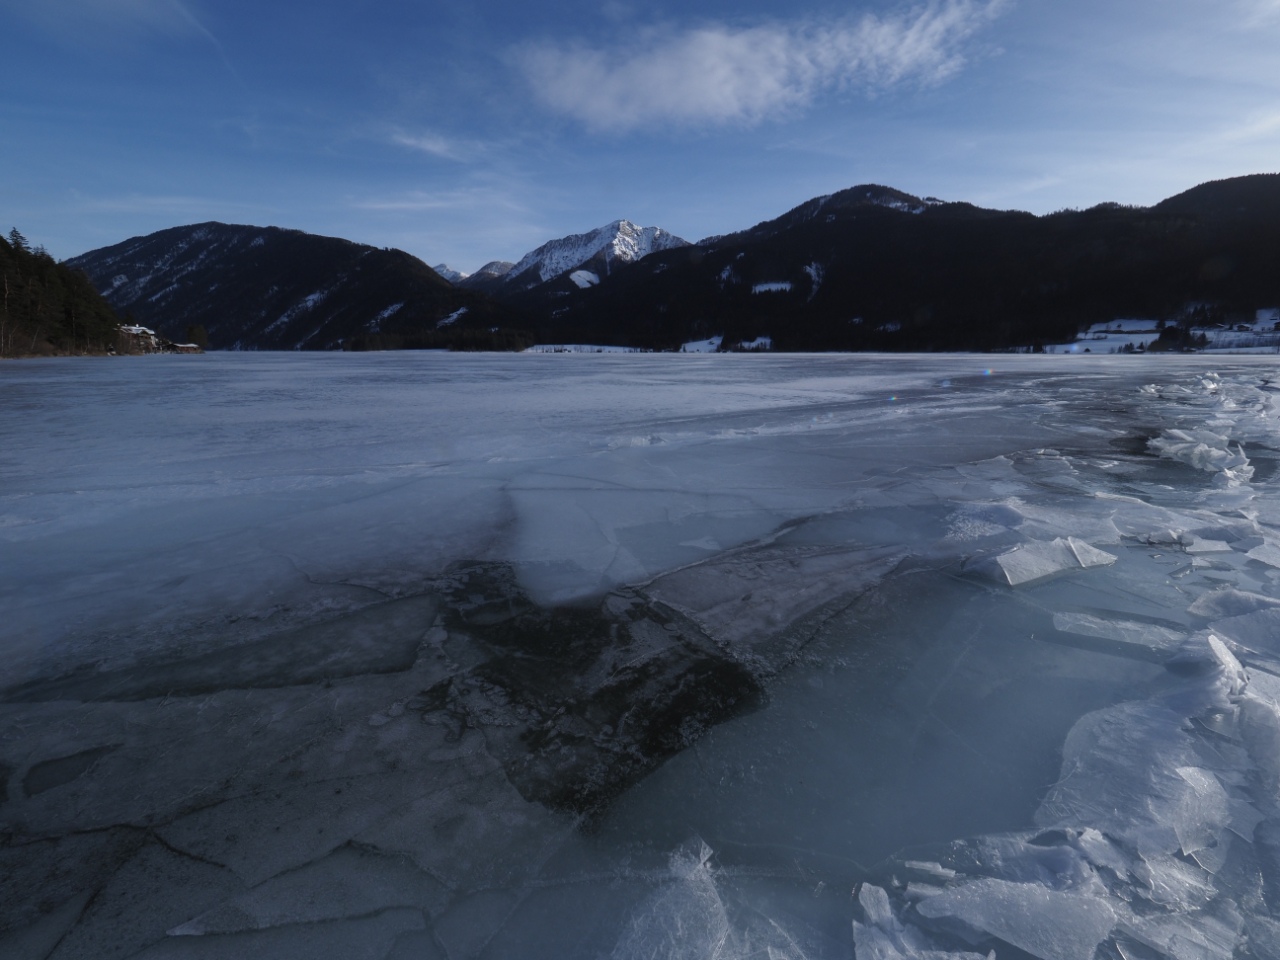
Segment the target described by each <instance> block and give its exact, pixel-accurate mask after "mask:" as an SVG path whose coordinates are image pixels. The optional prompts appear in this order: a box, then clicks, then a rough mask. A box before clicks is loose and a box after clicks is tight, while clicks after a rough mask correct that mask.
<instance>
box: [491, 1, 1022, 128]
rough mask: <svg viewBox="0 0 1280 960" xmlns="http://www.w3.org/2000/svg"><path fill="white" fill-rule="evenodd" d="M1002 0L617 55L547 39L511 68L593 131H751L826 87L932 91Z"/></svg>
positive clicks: (719, 36)
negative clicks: (670, 127)
mask: <svg viewBox="0 0 1280 960" xmlns="http://www.w3.org/2000/svg"><path fill="white" fill-rule="evenodd" d="M1005 5H1006V0H934V2H931V3H929V4H927V5H926V6H923V7H915V8H912V9H911V10H908V11H905V12H901V13H897V14H893V15H889V16H878V15H876V14H872V13H868V14H864V15H863V16H860V17H855V18H845V19H840V20H835V21H817V20H810V21H805V22H801V23H790V24H788V23H780V22H768V23H762V24H758V25H756V26H748V27H737V26H729V25H726V24H716V23H713V24H709V25H705V26H700V27H696V28H691V29H684V30H674V29H662V30H655V31H650V32H649V33H648V34H647V35H645V36H643V37H641V38H640V40H639V42H638V43H637V42H636V41H635V39H634V38H632V39H631V40H630V41H629V42H628V43H625V44H623V43H620V44H618V45H617V46H616V47H612V48H608V49H606V48H593V47H590V46H587V45H586V44H582V43H570V44H562V43H556V42H547V43H541V44H534V45H530V46H526V47H524V48H522V49H520V50H518V51H517V52H516V54H515V60H516V63H517V65H518V66H519V68H520V69H521V70H522V72H523V73H524V75H525V77H526V78H527V79H528V81H529V83H530V84H531V86H532V88H533V91H534V93H535V94H536V95H537V96H538V98H539V99H541V100H542V101H543V102H544V103H545V104H546V105H547V106H549V107H550V108H552V109H553V110H556V111H558V112H561V113H564V114H567V115H568V116H571V117H573V118H575V119H577V120H580V121H582V122H583V123H585V124H587V125H588V126H590V127H593V128H596V129H600V130H614V131H622V130H630V129H634V128H637V127H651V126H656V125H659V124H664V123H677V124H705V123H711V124H717V123H746V124H753V123H757V122H759V121H761V120H764V119H767V118H769V117H773V116H777V115H778V114H781V113H786V112H787V111H790V110H796V109H799V108H803V107H804V106H806V105H807V104H809V103H810V102H812V100H813V99H814V97H815V96H817V95H818V93H819V92H821V91H823V90H826V89H833V88H835V89H847V88H861V89H865V90H868V91H872V92H874V91H877V90H884V89H888V88H890V87H893V86H896V85H899V84H903V83H916V84H922V85H928V84H934V83H939V82H941V81H943V80H945V79H946V78H948V77H950V76H952V75H953V74H954V73H956V71H958V70H959V69H960V68H961V67H962V66H963V65H964V63H965V49H964V48H965V46H966V41H968V40H969V39H970V38H971V37H972V36H973V34H974V33H976V32H977V31H978V30H979V29H980V28H981V27H982V26H984V25H985V24H986V23H988V22H990V21H991V20H992V19H993V18H994V17H995V16H996V15H997V14H998V13H999V11H1000V10H1001V9H1002V8H1003V7H1004V6H1005Z"/></svg>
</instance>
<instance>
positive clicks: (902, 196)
mask: <svg viewBox="0 0 1280 960" xmlns="http://www.w3.org/2000/svg"><path fill="white" fill-rule="evenodd" d="M1277 214H1280V175H1276V174H1259V175H1254V176H1248V177H1239V178H1235V179H1231V180H1223V181H1215V182H1211V183H1207V184H1202V185H1200V186H1198V187H1195V188H1193V189H1191V190H1188V191H1186V192H1184V193H1181V194H1178V195H1177V196H1175V197H1171V198H1169V199H1167V200H1165V201H1163V202H1161V203H1158V204H1156V205H1155V206H1152V207H1132V206H1123V205H1120V204H1116V203H1107V204H1101V205H1099V206H1096V207H1093V208H1090V209H1088V210H1064V211H1059V212H1057V213H1052V214H1048V215H1044V216H1034V215H1032V214H1029V213H1025V212H1021V211H1002V210H989V209H983V208H981V207H977V206H974V205H972V204H968V203H954V202H952V203H948V202H943V201H940V200H938V199H936V198H933V197H925V198H920V197H916V196H913V195H911V194H907V193H904V192H902V191H899V190H895V189H892V188H890V187H884V186H878V185H861V186H857V187H852V188H850V189H848V190H843V191H840V192H839V193H835V194H831V195H830V196H825V197H818V198H815V199H813V200H810V201H807V202H806V203H803V204H801V205H800V206H798V207H796V208H794V209H793V210H790V211H788V212H787V213H785V214H783V215H782V216H780V217H778V218H776V219H774V220H770V221H766V222H764V223H760V224H757V225H755V226H753V227H750V228H748V229H746V230H743V231H740V232H738V233H733V234H729V235H725V236H719V237H711V238H708V239H706V240H703V241H700V242H699V243H696V244H691V243H688V242H687V241H684V240H682V239H680V238H679V237H675V236H673V235H672V234H670V233H668V232H667V231H665V230H662V229H660V228H656V227H637V226H636V225H634V224H633V223H631V222H630V221H627V220H617V221H614V222H613V223H610V224H606V225H605V226H603V227H600V228H599V229H597V230H594V231H591V232H588V233H584V234H578V235H574V236H570V237H565V238H562V239H558V240H552V241H550V242H548V243H546V244H543V245H542V246H540V247H538V248H537V249H536V250H533V251H530V252H529V253H528V254H526V255H525V256H524V257H522V258H521V259H520V260H519V261H517V262H515V263H509V262H505V261H495V262H493V263H490V264H486V265H485V266H484V267H483V268H481V269H480V270H479V271H477V272H476V273H475V274H472V275H471V276H465V275H463V274H461V273H459V272H457V271H453V270H451V269H450V268H448V267H447V266H445V265H443V264H441V265H440V266H439V267H437V268H436V269H432V268H431V267H428V266H427V265H426V264H425V263H423V262H422V261H420V260H417V259H416V258H414V257H412V256H410V255H409V254H407V253H404V252H403V251H399V250H386V249H378V248H375V247H369V246H364V245H361V244H355V243H351V242H349V241H345V240H338V239H334V238H327V237H317V236H313V235H309V234H304V233H300V232H298V231H292V230H282V229H279V228H274V227H266V228H260V227H249V226H229V225H225V224H218V223H206V224H197V225H194V226H189V227H175V228H172V229H170V230H163V231H160V232H159V233H155V234H151V235H149V236H147V237H140V238H135V239H132V240H128V241H125V242H124V243H121V244H117V245H115V246H112V247H106V248H103V249H100V250H95V251H92V252H90V253H87V254H84V255H83V256H81V257H77V258H75V259H73V260H72V261H69V263H70V264H71V265H73V266H75V267H78V268H80V269H81V270H83V271H85V273H87V274H88V276H89V278H90V280H91V281H92V282H93V283H94V285H95V286H96V287H97V288H98V289H99V290H101V291H102V292H103V294H104V295H105V297H106V299H107V300H108V301H109V302H110V303H111V304H112V305H113V306H114V307H115V308H116V309H117V310H119V311H122V312H128V313H130V314H131V315H132V316H133V317H134V318H136V319H137V321H139V322H142V323H146V324H147V325H149V326H153V327H155V328H157V329H158V330H160V332H162V333H164V334H166V335H169V336H173V337H175V338H179V337H181V334H182V331H183V330H184V329H185V328H186V327H187V326H189V325H191V324H194V323H198V324H201V325H203V326H204V327H205V329H206V330H207V331H208V336H209V344H210V346H211V347H213V348H238V349H326V348H327V349H332V348H338V347H342V348H346V349H361V348H387V347H424V346H447V347H452V348H455V349H457V348H468V347H471V348H507V349H510V348H518V347H520V346H523V345H527V344H529V343H532V342H535V341H541V342H585V343H600V344H617V345H624V346H635V347H646V348H653V349H671V348H676V347H678V346H679V344H680V343H682V342H685V341H689V340H700V339H704V338H708V337H712V336H722V337H723V341H722V342H723V343H724V344H726V345H730V344H735V343H739V342H746V341H756V340H757V338H760V337H768V338H771V339H772V341H773V344H774V345H775V347H776V348H778V349H784V350H814V349H817V350H822V349H852V350H858V349H890V350H892V349H906V350H930V349H1002V348H1008V347H1014V346H1019V345H1034V344H1042V343H1053V342H1061V341H1064V340H1069V339H1071V338H1072V337H1074V335H1075V333H1076V332H1077V331H1078V330H1080V329H1081V328H1083V327H1085V326H1087V325H1088V324H1091V323H1096V322H1100V321H1105V320H1110V319H1114V318H1116V317H1124V316H1141V317H1156V318H1160V319H1169V320H1178V319H1181V318H1184V317H1190V316H1191V315H1193V314H1194V315H1195V316H1196V318H1197V319H1200V320H1204V319H1206V318H1209V319H1213V318H1222V319H1230V318H1231V317H1233V316H1236V315H1243V314H1252V312H1253V311H1254V310H1255V309H1257V308H1259V307H1269V306H1275V305H1276V304H1278V303H1280V272H1278V271H1277V270H1276V269H1275V266H1274V265H1275V264H1276V263H1278V262H1280V216H1277Z"/></svg>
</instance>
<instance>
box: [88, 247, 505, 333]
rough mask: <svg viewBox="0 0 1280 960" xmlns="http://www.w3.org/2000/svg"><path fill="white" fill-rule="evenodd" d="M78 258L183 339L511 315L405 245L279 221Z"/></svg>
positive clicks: (399, 326) (370, 328)
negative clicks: (392, 246) (387, 245)
mask: <svg viewBox="0 0 1280 960" xmlns="http://www.w3.org/2000/svg"><path fill="white" fill-rule="evenodd" d="M69 262H70V264H71V265H72V266H74V267H77V268H79V269H81V270H83V271H84V272H85V273H86V274H87V275H88V276H89V279H90V281H91V282H92V283H93V284H94V285H95V286H96V287H97V288H98V289H99V290H101V291H102V292H103V295H104V296H105V297H106V299H107V301H108V302H109V303H110V304H111V305H112V306H113V307H114V308H115V309H116V310H118V311H120V312H121V313H122V314H123V313H129V314H131V315H132V316H133V318H134V319H135V320H136V321H138V322H140V323H143V324H145V325H147V326H149V327H152V328H154V329H157V330H159V331H160V332H161V333H163V334H165V335H166V336H169V337H171V338H177V339H181V338H182V337H183V336H184V335H185V333H186V329H187V328H188V327H189V326H194V325H200V326H203V327H204V328H205V329H206V331H207V332H208V337H209V345H210V346H211V347H213V348H215V349H243V350H298V349H333V348H336V347H341V346H350V345H351V344H352V343H353V342H354V341H355V340H357V339H358V338H365V339H368V338H371V337H373V338H382V339H383V340H386V341H388V342H390V340H391V339H392V338H398V339H399V342H400V345H404V343H403V341H404V338H405V337H409V338H414V337H419V336H421V335H423V334H424V332H426V331H434V330H435V329H436V325H437V323H438V322H439V321H440V320H442V319H443V318H445V317H448V316H450V315H452V314H455V313H457V311H458V310H460V309H462V308H466V309H467V314H466V316H467V317H468V320H469V322H472V323H474V324H475V325H476V326H480V325H481V324H483V325H484V327H485V328H486V329H488V328H490V327H492V326H493V325H494V324H495V323H497V324H499V325H503V324H505V323H506V321H507V318H508V316H509V311H508V310H507V309H506V308H503V307H501V306H499V305H497V304H495V303H493V302H492V301H490V300H489V299H488V298H487V297H485V296H483V295H482V294H477V293H474V292H472V291H467V290H459V289H457V288H455V287H453V286H452V285H451V284H450V283H449V282H448V281H447V280H445V279H444V278H443V277H441V276H440V275H439V274H437V273H436V272H435V271H433V270H432V269H431V268H430V267H428V266H427V265H426V264H424V263H422V262H421V261H420V260H418V259H416V258H415V257H412V256H410V255H409V254H407V253H404V252H403V251H400V250H386V249H379V248H377V247H370V246H366V245H364V244H357V243H352V242H350V241H348V240H340V239H336V238H333V237H319V236H315V235H312V234H307V233H302V232H301V231H298V230H282V229H279V228H276V227H254V226H241V225H232V224H224V223H202V224H195V225H193V226H186V227H174V228H172V229H169V230H162V231H160V232H158V233H153V234H150V235H148V236H145V237H135V238H133V239H131V240H126V241H124V242H123V243H119V244H116V245H114V246H111V247H104V248H102V249H100V250H94V251H91V252H89V253H86V254H84V255H82V256H80V257H76V258H75V259H73V260H71V261H69ZM415 345H416V344H415ZM423 345H426V344H423Z"/></svg>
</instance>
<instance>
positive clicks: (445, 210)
mask: <svg viewBox="0 0 1280 960" xmlns="http://www.w3.org/2000/svg"><path fill="white" fill-rule="evenodd" d="M0 63H2V64H3V70H0V143H3V149H0V227H3V229H4V231H6V232H7V230H8V228H9V226H11V225H15V226H18V227H19V229H21V230H22V232H23V233H24V234H25V235H26V236H27V237H28V238H29V239H30V240H31V241H32V242H33V243H42V244H44V246H46V247H47V248H48V250H49V251H50V252H51V253H52V254H53V255H54V256H56V257H59V258H64V257H70V256H74V255H76V254H78V253H83V252H85V251H86V250H90V249H93V248H95V247H99V246H104V245H107V244H111V243H116V242H119V241H120V240H124V239H126V238H128V237H131V236H137V235H140V234H145V233H150V232H152V231H154V230H159V229H163V228H165V227H169V226H175V225H178V224H186V223H195V222H199V221H203V220H222V221H226V222H231V223H252V224H258V225H276V226H284V227H294V228H298V229H301V230H307V231H310V232H314V233H322V234H327V235H333V236H342V237H347V238H349V239H352V240H357V241H361V242H365V243H371V244H375V245H378V246H396V247H400V248H402V249H404V250H407V251H409V252H410V253H413V254H415V255H417V256H419V257H422V258H423V259H424V260H426V261H427V262H429V263H432V264H435V263H438V262H441V261H444V262H447V263H450V264H451V265H453V266H455V267H457V268H460V269H463V270H466V271H471V270H474V269H475V268H477V267H479V266H480V265H481V264H482V263H484V262H485V261H487V260H491V259H508V260H515V259H518V258H519V256H520V255H521V254H523V253H524V252H526V251H527V250H529V249H531V248H533V247H535V246H537V245H538V244H540V243H542V242H543V241H545V240H548V239H551V238H553V237H557V236H563V235H565V234H569V233H577V232H582V231H585V230H589V229H591V228H593V227H596V226H599V225H601V224H603V223H607V222H608V221H610V220H613V219H616V218H619V217H626V218H628V219H631V220H633V221H635V222H637V223H640V224H642V225H656V226H661V227H664V228H666V229H668V230H670V231H672V232H674V233H676V234H679V235H681V236H684V237H685V238H687V239H690V240H697V239H700V238H701V237H703V236H706V235H709V234H717V233H724V232H728V231H732V230H737V229H742V228H744V227H747V226H750V225H752V224H754V223H756V222H759V221H760V220H763V219H768V218H770V217H773V216H777V215H778V214H780V213H782V212H784V211H785V210H787V209H789V208H791V207H792V206H795V205H796V204H798V203H801V202H803V201H804V200H806V199H808V198H810V197H813V196H817V195H820V194H824V193H830V192H833V191H835V190H839V189H842V188H844V187H848V186H852V185H854V184H858V183H867V182H872V183H883V184H887V185H889V186H894V187H898V188H900V189H903V190H907V191H909V192H911V193H915V194H919V195H922V196H923V195H933V196H937V197H940V198H943V199H948V200H967V201H970V202H973V203H977V204H981V205H984V206H991V207H1001V208H1017V209H1023V210H1031V211H1033V212H1036V213H1044V212H1048V211H1051V210H1056V209H1060V208H1062V207H1086V206H1091V205H1093V204H1095V203H1099V202H1102V201H1107V200H1114V201H1119V202H1124V203H1139V204H1148V203H1154V202H1156V201H1158V200H1160V199H1163V198H1164V197H1166V196H1169V195H1171V194H1174V193H1177V192H1179V191H1181V190H1183V189H1186V188H1188V187H1191V186H1193V185H1195V184H1196V183H1200V182H1203V181H1205V180H1211V179H1218V178H1221V177H1229V176H1237V175H1241V174H1246V173H1258V172H1274V171H1276V170H1277V169H1280V0H1215V2H1210V0H1122V2H1115V0H1111V2H1102V0H1076V2H1072V3H1067V2H1063V0H933V2H924V3H900V2H890V0H873V2H866V3H843V4H838V3H831V2H826V0H793V2H791V3H787V4H783V3H778V2H773V3H761V2H752V0H745V2H735V3H732V4H730V3H726V2H719V0H713V2H704V3H701V4H699V5H698V6H697V9H696V12H690V11H689V6H688V5H687V4H685V3H676V2H668V0H657V2H647V3H644V4H640V3H632V2H629V0H596V2H579V0H555V2H550V3H542V4H526V3H514V2H510V0H468V2H466V3H451V2H437V0H417V2H412V0H342V2H333V0H312V2H311V3H308V4H305V5H304V4H296V5H295V4H282V3H271V2H266V3H263V2H262V0H254V2H249V0H0Z"/></svg>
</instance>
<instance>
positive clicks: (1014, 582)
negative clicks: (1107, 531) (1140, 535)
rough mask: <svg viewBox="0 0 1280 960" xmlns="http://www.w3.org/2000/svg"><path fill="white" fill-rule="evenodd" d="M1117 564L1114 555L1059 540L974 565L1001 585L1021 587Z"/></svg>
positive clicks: (1081, 543)
mask: <svg viewBox="0 0 1280 960" xmlns="http://www.w3.org/2000/svg"><path fill="white" fill-rule="evenodd" d="M1115 562H1116V557H1115V556H1114V555H1113V554H1110V553H1107V552H1106V551H1104V550H1099V549H1097V548H1096V547H1092V546H1090V545H1089V544H1087V543H1085V542H1084V541H1083V540H1077V539H1076V538H1075V537H1058V538H1057V539H1055V540H1049V541H1043V540H1031V541H1028V542H1027V543H1024V544H1022V545H1021V546H1018V547H1015V548H1014V549H1012V550H1009V551H1007V552H1005V553H1001V554H998V555H996V556H995V557H991V558H985V559H983V560H980V561H977V562H976V563H974V564H973V566H974V567H975V568H977V569H982V570H984V571H985V572H987V573H988V574H989V575H990V576H993V577H994V578H995V579H996V580H998V581H999V582H1001V583H1007V584H1008V585H1009V586H1011V587H1019V586H1025V585H1026V584H1031V583H1038V582H1040V581H1042V580H1048V579H1049V578H1050V577H1056V576H1061V575H1062V574H1066V573H1072V572H1074V571H1076V570H1090V569H1093V568H1095V567H1105V566H1110V565H1111V564H1113V563H1115Z"/></svg>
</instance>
